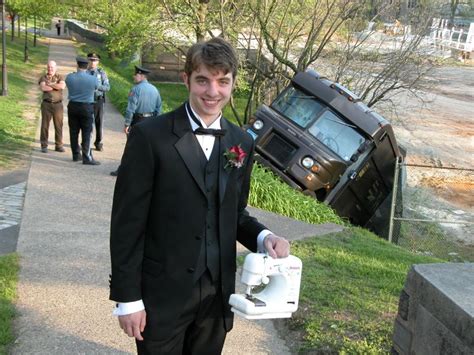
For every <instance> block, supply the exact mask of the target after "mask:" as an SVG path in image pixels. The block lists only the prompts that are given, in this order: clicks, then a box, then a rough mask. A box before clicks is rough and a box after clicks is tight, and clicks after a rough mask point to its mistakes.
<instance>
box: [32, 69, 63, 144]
mask: <svg viewBox="0 0 474 355" xmlns="http://www.w3.org/2000/svg"><path fill="white" fill-rule="evenodd" d="M56 69H57V68H56V62H55V61H54V60H50V61H48V67H47V73H46V74H44V75H43V76H42V77H41V78H40V80H39V82H38V84H39V86H40V89H41V91H43V101H42V102H41V133H40V142H41V151H42V152H43V153H47V152H48V135H49V123H50V122H51V118H52V119H53V123H54V142H55V150H56V151H57V152H64V147H63V103H62V101H63V90H64V88H65V87H66V83H65V82H64V78H63V76H62V75H60V74H57V73H56Z"/></svg>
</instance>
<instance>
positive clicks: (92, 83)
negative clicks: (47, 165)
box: [66, 57, 100, 165]
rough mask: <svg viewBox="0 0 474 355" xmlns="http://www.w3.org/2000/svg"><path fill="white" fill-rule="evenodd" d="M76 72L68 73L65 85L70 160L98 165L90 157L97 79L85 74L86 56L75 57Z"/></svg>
mask: <svg viewBox="0 0 474 355" xmlns="http://www.w3.org/2000/svg"><path fill="white" fill-rule="evenodd" d="M76 62H77V72H75V73H71V74H68V76H67V77H66V86H67V88H68V91H69V103H68V105H67V111H68V112H67V114H68V121H69V136H70V140H71V150H72V160H73V161H79V160H81V159H82V164H86V165H99V164H100V163H99V162H98V161H96V160H94V158H93V157H92V152H91V134H92V122H93V120H94V91H95V90H96V88H97V79H96V78H95V77H93V76H91V75H89V74H87V64H88V61H87V59H86V58H82V57H77V58H76ZM79 132H81V136H82V143H81V146H82V155H81V149H80V148H79V143H78V140H79Z"/></svg>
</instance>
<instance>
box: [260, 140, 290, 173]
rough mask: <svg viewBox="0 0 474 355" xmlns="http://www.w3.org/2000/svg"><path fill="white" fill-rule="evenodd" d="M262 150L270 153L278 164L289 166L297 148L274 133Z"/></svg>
mask: <svg viewBox="0 0 474 355" xmlns="http://www.w3.org/2000/svg"><path fill="white" fill-rule="evenodd" d="M262 149H263V150H265V152H267V153H268V155H270V156H271V157H272V158H273V159H274V160H275V161H276V162H277V163H278V164H280V165H282V166H287V165H288V163H289V161H290V160H291V158H292V157H293V154H295V152H296V150H297V147H295V146H294V145H293V144H292V143H291V142H288V141H286V140H285V139H284V138H283V137H281V136H280V135H278V134H276V133H272V134H271V136H270V137H269V138H268V140H267V141H266V142H265V143H264V144H263V145H262Z"/></svg>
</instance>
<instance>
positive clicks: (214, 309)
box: [136, 271, 227, 355]
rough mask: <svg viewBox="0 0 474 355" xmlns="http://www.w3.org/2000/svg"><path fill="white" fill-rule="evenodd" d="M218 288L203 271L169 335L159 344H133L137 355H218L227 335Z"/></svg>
mask: <svg viewBox="0 0 474 355" xmlns="http://www.w3.org/2000/svg"><path fill="white" fill-rule="evenodd" d="M219 285H220V282H218V283H215V284H214V283H213V282H212V279H211V275H210V274H209V271H206V272H205V273H204V274H203V276H202V277H201V278H200V279H199V280H198V281H197V282H196V285H195V286H194V288H193V292H192V296H191V297H190V299H189V301H188V303H187V304H186V306H185V307H184V309H183V312H182V314H181V316H180V318H179V321H178V323H177V325H176V327H175V328H174V331H173V333H172V335H171V336H170V337H169V338H168V339H165V340H160V341H154V340H147V339H146V338H144V340H143V341H138V340H137V341H136V343H137V352H138V354H139V355H158V354H170V355H181V354H186V355H188V354H189V355H191V354H192V355H201V354H202V355H204V354H206V355H219V354H220V353H221V352H222V348H223V347H224V341H225V337H226V334H227V332H226V331H225V329H224V317H223V307H224V305H223V304H222V294H221V292H220V287H219Z"/></svg>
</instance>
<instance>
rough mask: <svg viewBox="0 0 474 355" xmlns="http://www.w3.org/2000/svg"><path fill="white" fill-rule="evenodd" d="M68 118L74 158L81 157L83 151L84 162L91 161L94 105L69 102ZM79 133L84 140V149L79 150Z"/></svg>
mask: <svg viewBox="0 0 474 355" xmlns="http://www.w3.org/2000/svg"><path fill="white" fill-rule="evenodd" d="M67 116H68V122H69V137H70V140H71V150H72V156H73V158H74V157H78V156H80V153H81V150H82V160H83V161H91V160H92V154H91V134H92V121H93V120H94V105H93V104H92V103H90V104H88V103H82V102H75V101H69V104H68V106H67ZM79 132H80V133H81V138H82V142H81V147H82V149H80V148H79V142H78V141H79Z"/></svg>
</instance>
